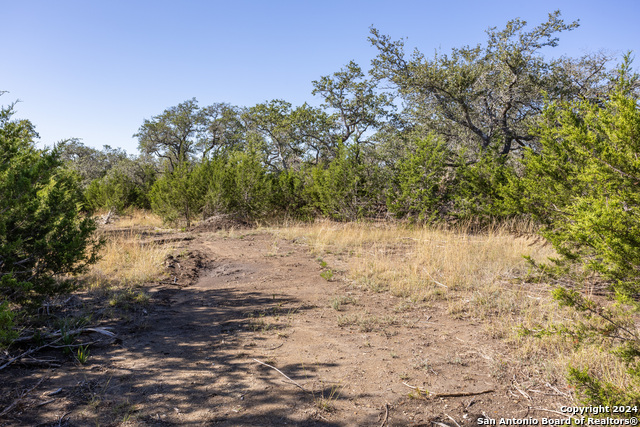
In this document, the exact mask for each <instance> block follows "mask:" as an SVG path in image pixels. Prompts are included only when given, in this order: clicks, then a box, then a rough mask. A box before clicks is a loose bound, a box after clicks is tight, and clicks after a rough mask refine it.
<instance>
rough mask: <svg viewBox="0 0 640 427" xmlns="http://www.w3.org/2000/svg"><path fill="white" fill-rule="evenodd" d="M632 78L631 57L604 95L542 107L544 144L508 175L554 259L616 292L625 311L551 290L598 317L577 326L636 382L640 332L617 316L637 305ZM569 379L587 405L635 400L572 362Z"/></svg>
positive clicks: (639, 224)
mask: <svg viewBox="0 0 640 427" xmlns="http://www.w3.org/2000/svg"><path fill="white" fill-rule="evenodd" d="M636 79H637V76H635V75H632V74H631V72H630V61H628V58H627V60H626V61H625V64H623V66H622V67H621V69H620V76H619V80H618V82H617V86H616V88H615V90H614V91H612V93H610V94H609V96H608V97H607V99H604V100H601V101H600V102H593V101H592V102H588V101H582V102H573V103H566V102H557V103H552V104H550V105H548V106H547V108H546V110H545V114H544V118H545V121H544V122H543V123H542V124H541V125H540V127H539V129H538V132H539V135H540V144H541V148H540V150H538V151H533V150H529V151H528V152H527V153H526V157H525V161H524V167H525V169H524V176H523V178H522V179H515V178H512V179H511V182H510V184H511V185H510V196H509V198H510V202H511V203H512V205H513V206H515V207H516V208H517V209H520V210H522V211H524V212H528V213H530V214H532V215H533V216H534V217H535V218H536V219H537V220H538V221H540V222H541V223H542V224H543V226H544V228H543V230H542V233H543V235H544V236H545V237H546V238H547V239H548V240H549V241H550V242H551V243H552V244H553V246H554V247H555V249H556V250H557V251H558V253H559V254H560V255H561V259H559V260H558V263H559V264H564V265H569V266H570V265H578V266H579V267H582V268H584V269H586V270H587V271H592V272H597V273H598V274H599V275H600V277H601V278H602V279H603V280H604V281H605V282H606V284H607V285H608V286H609V288H610V290H611V291H613V294H615V295H616V297H617V299H618V307H623V308H619V309H618V310H619V312H618V313H617V314H616V312H614V311H612V310H611V309H605V308H603V307H601V306H599V305H598V304H596V303H594V302H593V301H591V300H589V299H587V298H585V297H584V296H582V295H581V294H580V293H579V292H576V291H575V290H567V289H564V288H559V289H558V290H556V292H555V294H554V296H555V298H556V299H557V300H558V301H559V302H560V303H561V304H562V305H567V306H571V307H574V308H575V309H576V310H578V311H579V312H581V313H582V314H583V315H584V319H585V321H588V322H591V321H592V320H591V319H593V318H599V319H601V320H602V322H604V324H605V325H606V328H602V327H599V326H597V324H595V323H594V324H587V327H585V328H586V329H585V328H583V329H585V330H587V331H588V332H589V334H591V336H592V337H591V338H590V339H591V340H592V341H595V342H606V343H607V345H606V346H605V348H608V349H609V350H613V352H614V353H615V354H616V355H617V356H619V357H620V358H621V359H622V360H623V361H624V362H625V363H626V364H627V365H628V367H629V374H630V375H631V377H632V379H633V381H635V382H636V383H638V382H639V381H640V357H639V356H640V333H638V330H637V327H636V326H635V324H634V323H633V322H631V324H629V322H628V321H627V320H625V318H624V316H623V314H624V313H625V311H627V312H628V307H631V308H633V309H635V310H638V309H640V303H639V302H638V299H637V297H638V295H639V294H640V274H639V273H640V221H639V218H640V186H639V184H640V109H639V108H638V100H637V98H636V97H634V96H633V92H632V90H631V88H632V87H633V83H634V81H635V80H636ZM624 307H627V308H624ZM620 310H622V311H620ZM589 325H591V326H589ZM594 325H595V326H594ZM569 379H570V381H571V382H572V383H574V384H575V385H576V388H577V391H578V394H579V396H581V397H582V399H583V400H584V401H585V402H586V403H592V404H596V405H597V404H616V405H618V404H621V405H622V404H628V403H633V404H635V405H637V404H640V395H639V394H638V393H637V391H633V390H621V389H619V388H616V387H615V386H613V385H612V384H610V383H607V382H606V381H604V380H602V379H599V378H595V377H593V375H591V374H590V373H589V372H588V371H585V370H582V369H579V368H572V369H571V370H570V372H569Z"/></svg>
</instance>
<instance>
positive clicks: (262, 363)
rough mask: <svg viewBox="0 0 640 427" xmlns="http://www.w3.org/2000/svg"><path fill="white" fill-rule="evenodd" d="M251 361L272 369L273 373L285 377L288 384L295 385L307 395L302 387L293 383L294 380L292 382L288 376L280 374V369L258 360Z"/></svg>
mask: <svg viewBox="0 0 640 427" xmlns="http://www.w3.org/2000/svg"><path fill="white" fill-rule="evenodd" d="M253 360H254V361H255V362H258V363H259V364H261V365H264V366H266V367H268V368H271V369H273V370H274V371H276V372H277V373H279V374H280V375H282V376H283V377H285V378H286V379H288V380H289V382H290V383H291V384H293V385H295V386H297V387H299V388H300V389H301V390H302V391H304V392H307V393H308V391H307V390H306V389H305V388H304V387H302V386H301V385H300V384H298V383H297V382H295V381H294V380H292V379H291V378H289V377H288V376H286V375H285V374H284V372H282V371H281V370H280V369H278V368H276V367H275V366H271V365H268V364H266V363H264V362H261V361H259V360H258V359H253Z"/></svg>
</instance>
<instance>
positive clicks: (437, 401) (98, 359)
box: [0, 230, 568, 427]
mask: <svg viewBox="0 0 640 427" xmlns="http://www.w3.org/2000/svg"><path fill="white" fill-rule="evenodd" d="M189 236H190V237H192V239H190V240H183V241H182V242H181V243H177V249H176V251H175V253H174V255H173V256H172V257H170V258H169V259H167V271H168V276H167V279H166V280H163V281H162V282H159V283H151V284H149V285H148V286H147V287H146V288H145V290H146V292H148V295H149V296H150V298H149V301H148V303H146V304H137V305H136V304H134V305H132V306H131V307H129V308H123V309H121V310H120V312H118V314H117V316H116V318H115V319H114V318H113V312H111V316H106V315H104V316H103V315H102V314H101V313H102V311H101V310H103V309H101V308H99V307H98V306H95V307H94V306H92V305H91V304H92V303H91V301H90V299H91V295H90V294H87V293H80V294H78V295H77V296H76V297H74V300H72V301H71V302H70V303H69V304H75V307H76V308H77V309H87V307H94V308H92V310H94V311H95V317H94V320H95V319H100V318H102V319H104V320H103V321H102V322H101V323H99V324H100V326H107V327H112V328H113V329H112V331H113V332H115V333H116V334H117V336H118V338H117V339H116V340H108V341H107V342H104V341H103V342H102V343H97V344H95V345H93V346H92V347H91V348H90V357H89V358H88V360H87V362H86V363H85V364H83V365H81V364H79V363H74V362H73V361H71V358H70V357H68V356H67V358H66V359H65V360H66V361H65V362H64V363H63V364H61V366H59V367H53V368H52V367H47V366H38V364H37V363H36V364H35V365H36V366H33V365H34V364H33V363H32V364H27V363H26V362H27V361H25V363H20V364H16V365H14V366H12V367H11V368H8V369H5V370H3V371H2V372H1V375H2V384H1V385H0V393H1V397H0V411H2V408H7V407H9V406H10V405H11V404H12V403H14V407H13V408H12V409H11V410H10V411H9V412H8V413H6V415H4V416H3V417H0V425H5V426H89V425H103V426H104V425H136V426H137V425H140V426H146V425H150V426H172V425H189V426H208V425H216V426H218V425H220V426H280V425H299V426H307V425H309V426H313V425H318V426H431V425H439V426H440V427H443V424H446V425H448V426H457V425H459V426H464V425H466V426H471V425H478V421H477V419H478V417H490V418H500V417H505V418H511V417H516V418H526V417H534V418H539V417H550V416H554V415H553V414H550V413H544V412H542V411H540V410H536V409H531V408H547V409H550V410H558V408H559V406H560V405H562V404H566V403H568V400H567V399H568V395H565V392H566V390H563V389H562V388H561V387H560V386H559V385H556V384H548V383H545V382H544V381H541V380H534V379H532V378H527V377H524V376H523V375H522V374H521V373H519V372H514V370H513V369H511V368H510V363H509V361H510V360H511V358H510V351H511V349H509V348H507V346H506V345H505V344H504V342H503V341H500V340H499V339H494V338H492V337H491V336H490V334H488V333H487V332H486V328H484V327H483V325H482V324H480V323H470V322H469V321H468V320H467V321H465V320H455V319H452V318H451V317H450V316H448V315H447V314H446V313H447V312H446V309H445V308H444V307H443V306H439V305H438V304H437V303H435V304H434V303H431V304H425V303H413V302H411V301H409V300H407V299H403V298H398V297H394V296H392V295H390V294H389V293H387V292H379V293H374V292H371V291H370V290H365V289H362V288H360V287H358V286H355V285H354V284H352V283H350V281H349V280H348V279H347V270H348V265H347V260H346V259H343V258H342V257H341V256H340V255H327V256H323V259H324V261H325V262H326V263H327V264H328V265H330V266H331V268H332V271H333V272H334V275H333V277H327V276H326V275H325V277H321V273H322V272H323V268H322V265H321V264H320V262H319V261H318V260H317V259H316V258H315V257H314V256H313V255H312V254H311V253H310V252H309V250H308V248H307V246H306V245H305V244H304V241H302V240H294V241H291V240H283V239H280V238H277V237H275V236H274V235H272V234H268V233H266V232H256V231H252V230H246V232H237V233H236V234H235V236H234V237H229V234H224V233H213V232H210V231H206V230H204V231H203V230H195V231H192V232H191V233H190V235H189ZM169 240H172V239H169ZM174 244H175V242H174ZM327 279H329V280H327ZM94 324H95V322H94ZM94 335H96V339H98V338H100V337H99V336H97V334H94ZM45 357H53V358H54V359H55V358H57V359H59V360H62V359H63V356H62V355H61V352H60V351H58V350H55V349H54V350H49V353H44V354H41V355H39V356H38V359H39V360H44V358H45ZM45 365H46V364H45ZM266 365H270V366H266ZM275 368H277V370H276V369H275ZM40 380H42V381H41V382H39V381H40ZM34 385H37V387H35V388H33V389H32V390H30V388H32V387H33V386H34ZM412 387H414V388H412ZM415 387H418V389H417V390H416V389H415ZM558 387H560V388H558ZM425 390H427V392H425ZM554 417H558V416H554ZM559 418H562V417H559ZM433 423H435V424H433ZM438 423H440V424H438Z"/></svg>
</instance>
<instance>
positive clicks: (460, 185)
mask: <svg viewBox="0 0 640 427" xmlns="http://www.w3.org/2000/svg"><path fill="white" fill-rule="evenodd" d="M455 172H456V183H455V188H454V189H451V190H450V191H452V192H453V193H454V194H453V205H454V206H453V213H454V215H455V216H456V217H458V218H466V219H473V220H475V221H477V222H487V221H489V220H491V219H501V218H502V219H503V218H505V217H507V216H510V215H513V214H515V213H517V211H516V210H514V209H513V208H511V207H510V206H509V205H508V204H506V203H505V202H504V200H503V199H504V193H505V191H506V190H505V187H507V186H508V184H509V180H510V178H515V177H516V176H517V175H516V173H515V171H514V168H513V166H511V165H510V164H509V162H508V159H507V158H506V157H504V156H497V155H495V154H493V153H489V154H487V155H485V156H482V157H480V159H479V160H478V161H477V162H475V163H472V164H460V165H459V166H458V167H457V168H456V171H455Z"/></svg>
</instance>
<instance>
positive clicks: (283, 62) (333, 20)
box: [0, 0, 640, 153]
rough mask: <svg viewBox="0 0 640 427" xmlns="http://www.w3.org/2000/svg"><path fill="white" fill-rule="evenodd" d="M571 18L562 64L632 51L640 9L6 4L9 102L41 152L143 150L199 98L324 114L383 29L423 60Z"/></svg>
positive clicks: (558, 4)
mask: <svg viewBox="0 0 640 427" xmlns="http://www.w3.org/2000/svg"><path fill="white" fill-rule="evenodd" d="M556 9H560V10H561V11H562V15H563V18H564V19H565V21H569V22H570V21H573V20H575V19H580V23H581V26H580V28H578V29H577V30H574V31H573V32H570V33H563V34H562V35H561V36H560V37H561V39H560V45H559V46H558V47H557V48H556V49H554V50H553V56H560V55H569V56H579V55H581V54H583V53H587V52H590V51H596V50H600V49H606V50H609V51H612V52H617V53H622V52H625V51H627V50H633V51H634V52H636V55H637V56H638V58H637V61H636V63H635V67H636V69H638V68H640V25H638V17H640V1H637V0H620V1H616V0H610V1H608V2H604V1H602V0H599V1H595V0H581V1H577V0H574V1H563V0H556V1H527V2H525V1H519V0H509V1H477V0H476V1H472V0H468V1H462V0H449V1H446V0H445V1H442V0H438V1H432V0H422V1H419V0H415V1H409V0H396V1H374V0H368V1H348V0H343V1H337V0H324V1H319V0H315V1H311V0H297V1H277V0H264V1H257V0H256V1H248V0H244V1H242V0H239V1H238V0H236V1H229V0H226V1H213V0H210V1H195V0H192V1H189V0H182V1H177V0H175V1H159V0H156V1H136V0H127V1H122V0H102V1H98V0H82V1H65V0H58V1H50V0H42V1H32V0H19V1H16V0H0V16H1V17H2V18H1V22H2V24H1V28H2V41H3V46H2V48H1V54H0V58H1V59H0V61H1V62H0V90H4V91H9V92H10V93H8V94H5V95H3V96H2V97H1V98H0V104H3V105H7V104H9V103H10V102H12V101H14V100H16V99H19V100H21V101H22V102H21V103H19V104H18V105H17V111H18V113H17V115H16V117H19V118H28V119H30V120H31V121H32V122H33V123H34V124H35V125H36V129H37V130H38V132H39V133H40V136H41V143H42V144H45V145H52V144H53V143H55V142H57V141H59V140H61V139H64V138H69V137H77V138H81V139H82V141H83V142H84V143H85V144H86V145H89V146H93V147H97V148H101V147H102V145H104V144H109V145H111V146H113V147H121V148H124V149H126V150H127V151H128V152H129V153H135V152H136V151H137V140H135V139H134V138H132V135H133V134H134V133H135V132H136V131H137V129H138V128H139V127H140V125H141V124H142V121H143V120H144V119H145V118H151V117H152V116H154V115H157V114H160V113H161V112H162V111H163V110H164V109H165V108H168V107H171V106H174V105H177V104H178V103H180V102H182V101H185V100H187V99H190V98H193V97H195V98H197V99H198V101H199V104H200V105H201V106H205V105H209V104H211V103H213V102H229V103H231V104H234V105H239V106H252V105H255V104H256V103H259V102H263V101H266V100H270V99H276V98H280V99H285V100H287V101H289V102H291V103H292V104H294V105H299V104H302V103H303V102H305V101H307V102H311V103H313V104H317V103H318V101H317V100H314V98H313V97H312V96H311V90H312V85H311V81H312V80H315V79H317V78H319V77H320V76H322V75H327V74H331V73H333V72H335V71H338V70H339V69H340V68H341V67H342V66H343V65H345V64H346V63H347V62H349V60H352V59H353V60H355V61H356V62H358V63H359V64H361V65H362V66H363V67H364V68H368V67H369V63H370V61H371V59H372V58H373V57H374V56H375V55H376V51H375V49H374V48H373V47H371V46H370V44H369V42H368V41H367V37H368V34H369V27H370V26H372V25H373V26H375V27H376V28H378V29H379V30H380V31H381V32H382V33H383V34H388V35H390V36H391V37H392V38H393V39H399V38H402V37H405V38H407V41H406V43H407V47H408V49H407V50H412V49H413V48H414V47H418V48H419V49H420V50H421V51H423V52H425V53H431V52H433V51H434V49H438V48H441V49H442V50H443V51H445V52H446V51H448V50H449V49H450V48H451V47H458V46H463V45H467V44H469V45H474V44H477V43H480V42H484V41H485V39H486V37H485V32H484V31H485V30H486V29H487V28H488V27H491V26H497V27H498V28H501V27H503V26H504V24H505V23H506V22H507V21H508V20H509V19H512V18H515V17H520V18H522V19H524V20H526V21H528V22H529V25H530V27H531V26H535V25H537V24H539V23H540V22H542V21H545V20H546V17H547V14H548V13H549V12H551V11H553V10H556Z"/></svg>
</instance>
